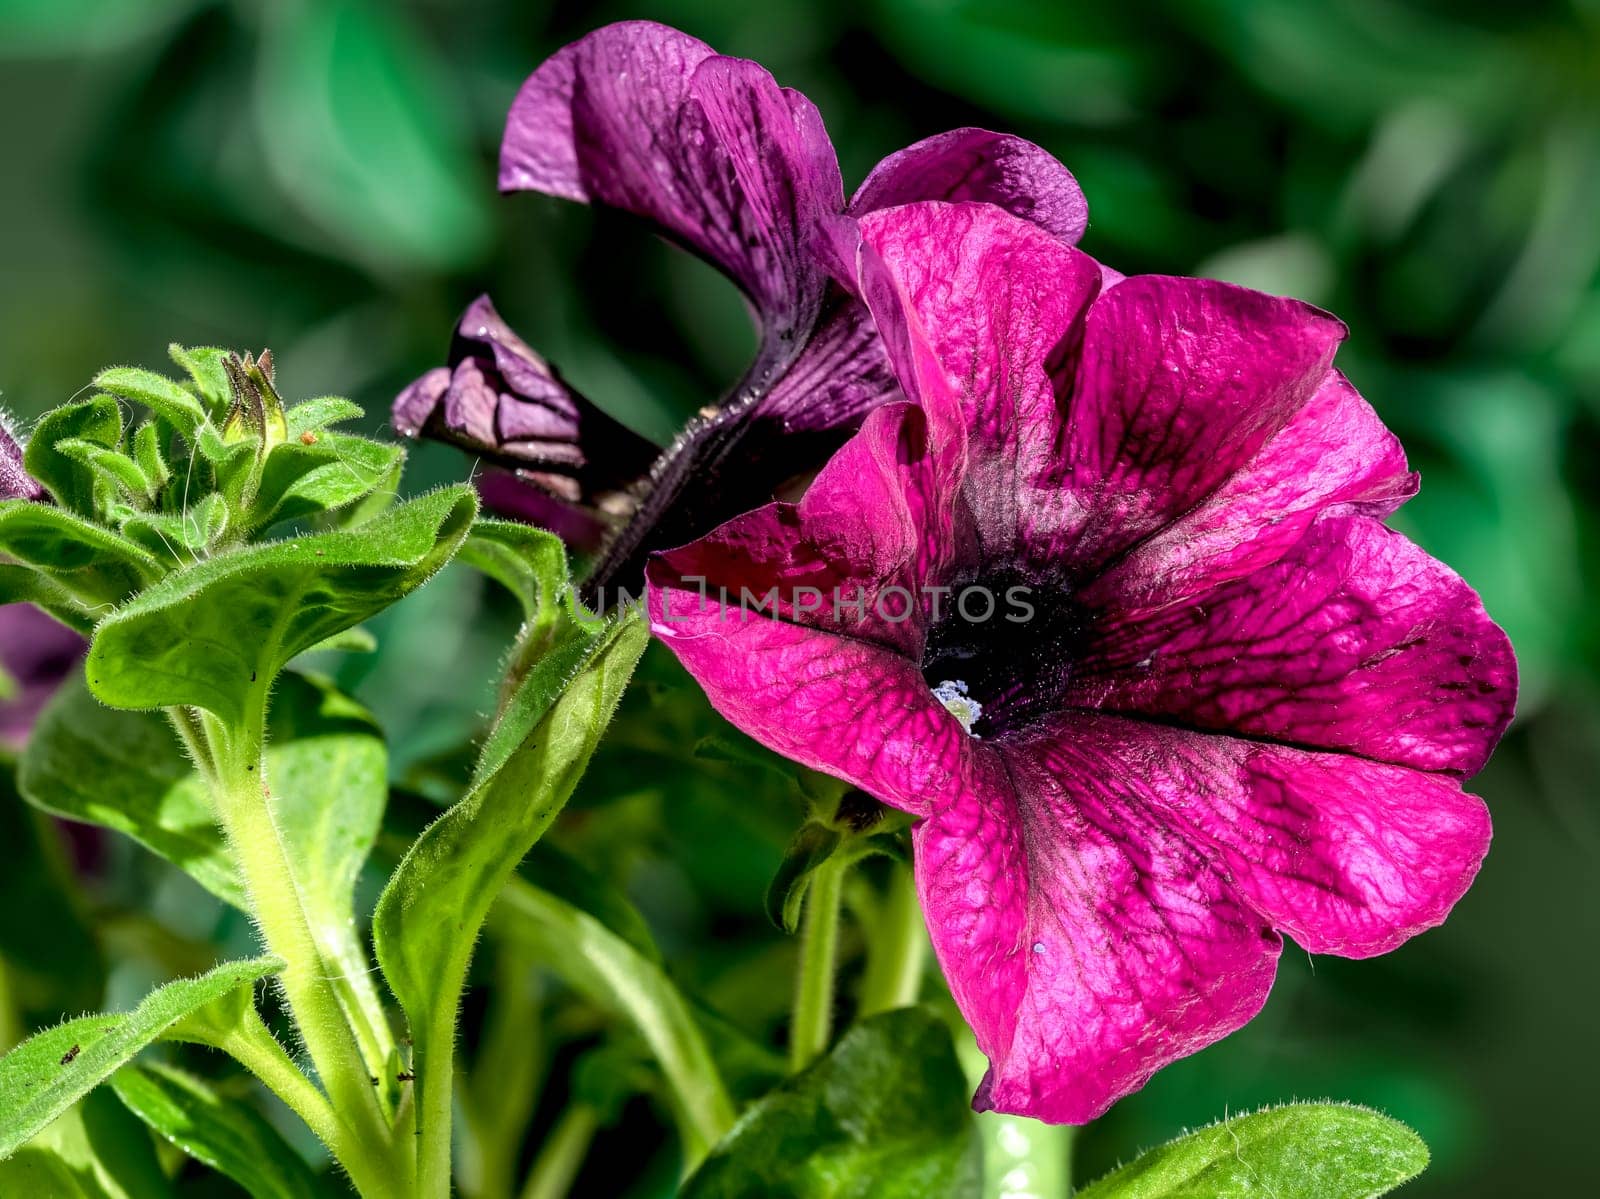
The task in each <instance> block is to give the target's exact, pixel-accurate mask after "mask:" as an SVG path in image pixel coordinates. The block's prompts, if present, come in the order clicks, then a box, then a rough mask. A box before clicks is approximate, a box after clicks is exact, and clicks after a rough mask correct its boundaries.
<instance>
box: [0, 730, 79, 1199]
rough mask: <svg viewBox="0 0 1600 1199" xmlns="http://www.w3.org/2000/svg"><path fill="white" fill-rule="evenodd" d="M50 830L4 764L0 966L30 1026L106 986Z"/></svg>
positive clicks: (0, 764) (0, 771)
mask: <svg viewBox="0 0 1600 1199" xmlns="http://www.w3.org/2000/svg"><path fill="white" fill-rule="evenodd" d="M52 832H53V830H51V829H49V828H48V827H44V826H43V822H42V821H41V820H40V819H39V818H38V817H36V816H35V814H34V813H32V812H30V811H29V810H28V808H27V807H26V806H25V805H24V803H23V802H22V797H21V795H20V794H19V793H18V791H17V786H16V778H15V771H14V769H13V767H12V764H11V763H10V762H5V761H0V846H4V853H5V866H4V869H0V961H3V963H4V969H5V971H6V976H7V977H6V983H7V986H8V989H9V990H10V992H11V996H10V998H11V1001H12V1002H13V1003H15V1004H16V1005H17V1006H18V1007H19V1008H20V1009H21V1010H22V1014H23V1015H24V1017H25V1018H26V1020H27V1021H28V1023H30V1024H33V1023H38V1022H45V1021H48V1020H53V1019H55V1018H56V1017H57V1016H58V1015H60V1013H62V1012H64V1011H66V1012H70V1011H83V1010H85V1009H87V1008H91V1007H94V1006H96V1005H98V1004H99V1002H100V995H101V992H102V990H103V989H104V987H105V961H104V959H103V957H102V955H101V952H100V946H99V944H98V943H97V941H96V940H95V935H94V932H93V930H92V929H91V928H90V926H89V921H88V918H87V915H86V913H85V912H84V910H83V903H82V900H81V899H80V898H79V896H78V895H76V894H75V893H74V890H73V887H72V880H71V876H70V871H69V869H68V867H67V865H66V863H65V862H63V861H62V860H61V857H62V855H61V853H60V851H59V846H57V845H56V844H54V843H53V842H54V839H53V838H52V837H51V835H50V834H51V833H52ZM3 1193H4V1191H3V1190H0V1194H3Z"/></svg>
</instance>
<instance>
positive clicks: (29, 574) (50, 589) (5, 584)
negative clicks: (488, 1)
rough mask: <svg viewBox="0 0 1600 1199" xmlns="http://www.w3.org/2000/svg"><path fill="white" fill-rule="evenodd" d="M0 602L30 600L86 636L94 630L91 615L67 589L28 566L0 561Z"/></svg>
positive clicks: (29, 602) (23, 601)
mask: <svg viewBox="0 0 1600 1199" xmlns="http://www.w3.org/2000/svg"><path fill="white" fill-rule="evenodd" d="M0 604H32V605H34V606H35V607H36V608H39V609H41V610H43V611H45V612H48V613H50V615H51V616H54V617H55V618H56V619H57V620H59V621H60V622H61V623H62V624H64V625H66V626H67V627H68V628H71V629H76V630H77V631H78V632H80V633H82V634H84V635H85V636H87V635H88V634H89V633H91V632H93V631H94V617H93V616H92V615H91V614H90V613H88V612H85V611H84V610H83V608H82V607H81V606H79V604H78V601H77V600H76V599H74V598H73V596H72V593H71V592H70V591H68V590H67V589H66V588H65V587H63V586H61V585H60V584H59V583H56V582H52V581H51V580H50V579H47V578H45V576H44V575H42V574H40V573H39V572H38V571H36V570H34V569H32V568H31V567H28V566H18V565H17V564H16V563H14V562H0Z"/></svg>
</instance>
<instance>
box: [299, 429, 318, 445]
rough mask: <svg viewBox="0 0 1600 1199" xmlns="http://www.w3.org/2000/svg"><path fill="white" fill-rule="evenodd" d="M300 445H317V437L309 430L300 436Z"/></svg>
mask: <svg viewBox="0 0 1600 1199" xmlns="http://www.w3.org/2000/svg"><path fill="white" fill-rule="evenodd" d="M300 444H301V445H316V444H317V435H316V434H315V433H313V432H312V431H311V430H310V429H307V430H306V431H305V432H304V433H302V434H300Z"/></svg>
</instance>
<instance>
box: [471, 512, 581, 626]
mask: <svg viewBox="0 0 1600 1199" xmlns="http://www.w3.org/2000/svg"><path fill="white" fill-rule="evenodd" d="M461 561H463V562H465V563H466V564H467V565H468V566H471V567H473V568H474V569H476V570H479V571H482V572H483V573H484V574H486V575H488V576H489V577H490V578H491V579H493V580H495V582H497V583H499V584H500V585H501V586H502V587H504V588H505V589H506V590H507V591H509V592H511V594H512V595H513V596H515V597H516V599H517V602H518V603H520V604H521V605H522V616H523V619H524V620H526V621H528V622H529V623H530V624H540V623H544V624H547V623H549V622H551V621H553V620H554V619H555V615H556V613H557V611H558V610H559V608H560V607H561V605H562V601H563V600H565V601H566V602H567V606H568V607H569V608H570V606H571V596H572V589H571V587H570V585H569V583H568V581H567V551H566V547H565V546H563V545H562V543H561V538H559V537H557V536H556V535H555V534H554V533H548V532H546V531H545V530H543V529H536V528H534V527H533V526H532V525H524V524H518V523H517V522H516V521H510V520H480V521H478V523H477V524H475V525H473V526H472V535H471V536H470V537H468V538H467V541H466V544H465V545H463V546H462V547H461Z"/></svg>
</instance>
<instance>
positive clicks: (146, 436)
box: [133, 421, 172, 491]
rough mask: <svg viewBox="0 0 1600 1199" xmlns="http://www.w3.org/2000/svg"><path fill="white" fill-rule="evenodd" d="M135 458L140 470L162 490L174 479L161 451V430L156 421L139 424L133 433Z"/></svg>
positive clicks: (158, 489) (157, 488)
mask: <svg viewBox="0 0 1600 1199" xmlns="http://www.w3.org/2000/svg"><path fill="white" fill-rule="evenodd" d="M133 458H134V461H135V462H137V463H138V464H139V470H140V471H141V472H142V473H143V474H144V477H145V478H147V479H149V480H150V481H151V482H152V483H153V484H154V486H155V488H156V490H157V491H160V490H161V489H162V488H163V487H165V486H166V485H167V483H168V482H169V481H170V480H171V479H172V469H171V468H170V467H169V466H168V465H167V459H166V456H165V455H164V454H163V453H162V452H161V430H160V427H159V426H158V425H157V424H156V422H154V421H149V422H146V423H145V424H142V425H140V426H139V428H138V430H137V431H136V432H135V433H134V435H133Z"/></svg>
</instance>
